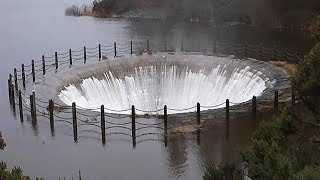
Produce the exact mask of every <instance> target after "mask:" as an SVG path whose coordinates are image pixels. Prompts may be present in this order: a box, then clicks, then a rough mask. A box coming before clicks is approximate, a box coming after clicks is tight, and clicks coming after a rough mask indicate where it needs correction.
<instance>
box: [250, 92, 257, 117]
mask: <svg viewBox="0 0 320 180" xmlns="http://www.w3.org/2000/svg"><path fill="white" fill-rule="evenodd" d="M251 109H252V118H253V119H254V120H255V119H256V118H257V97H256V96H253V97H252V107H251Z"/></svg>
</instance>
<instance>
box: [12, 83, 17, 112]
mask: <svg viewBox="0 0 320 180" xmlns="http://www.w3.org/2000/svg"><path fill="white" fill-rule="evenodd" d="M11 93H12V96H11V102H12V109H13V111H16V101H15V94H14V93H15V92H14V86H13V84H11Z"/></svg>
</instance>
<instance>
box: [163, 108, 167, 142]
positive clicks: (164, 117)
mask: <svg viewBox="0 0 320 180" xmlns="http://www.w3.org/2000/svg"><path fill="white" fill-rule="evenodd" d="M163 125H164V134H165V136H166V135H167V130H168V111H167V105H164V108H163Z"/></svg>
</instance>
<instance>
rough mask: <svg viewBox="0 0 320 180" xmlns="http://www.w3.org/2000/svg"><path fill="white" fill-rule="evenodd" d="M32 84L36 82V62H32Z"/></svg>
mask: <svg viewBox="0 0 320 180" xmlns="http://www.w3.org/2000/svg"><path fill="white" fill-rule="evenodd" d="M31 73H32V82H33V83H34V82H35V81H36V73H35V72H34V60H32V61H31Z"/></svg>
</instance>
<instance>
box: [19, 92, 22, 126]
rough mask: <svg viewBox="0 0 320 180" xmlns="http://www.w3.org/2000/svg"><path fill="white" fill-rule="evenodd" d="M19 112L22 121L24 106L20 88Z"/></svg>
mask: <svg viewBox="0 0 320 180" xmlns="http://www.w3.org/2000/svg"><path fill="white" fill-rule="evenodd" d="M19 112H20V121H21V122H23V108H22V96H21V90H19Z"/></svg>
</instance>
